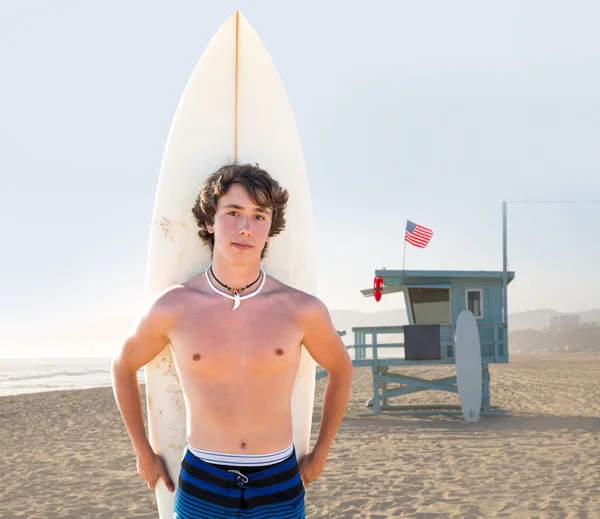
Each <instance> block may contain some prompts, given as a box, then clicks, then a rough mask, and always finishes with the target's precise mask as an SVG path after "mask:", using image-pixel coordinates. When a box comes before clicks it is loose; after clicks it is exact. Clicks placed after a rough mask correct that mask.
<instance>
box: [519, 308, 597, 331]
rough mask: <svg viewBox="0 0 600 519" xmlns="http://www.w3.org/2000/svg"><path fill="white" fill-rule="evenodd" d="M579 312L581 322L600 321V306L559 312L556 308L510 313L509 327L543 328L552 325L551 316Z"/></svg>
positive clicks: (523, 328) (521, 328)
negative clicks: (580, 310) (586, 309)
mask: <svg viewBox="0 0 600 519" xmlns="http://www.w3.org/2000/svg"><path fill="white" fill-rule="evenodd" d="M567 314H577V315H579V318H580V319H581V324H584V323H592V322H598V321H600V308H595V309H593V310H588V311H586V312H557V311H555V310H530V311H527V312H517V313H513V314H508V328H509V329H510V330H511V331H517V330H541V329H542V328H545V327H546V326H549V325H550V318H551V317H554V316H556V315H567Z"/></svg>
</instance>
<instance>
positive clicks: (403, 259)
mask: <svg viewBox="0 0 600 519" xmlns="http://www.w3.org/2000/svg"><path fill="white" fill-rule="evenodd" d="M407 229H408V220H407V221H406V227H405V229H404V252H403V254H402V276H403V277H404V263H405V260H406V230H407Z"/></svg>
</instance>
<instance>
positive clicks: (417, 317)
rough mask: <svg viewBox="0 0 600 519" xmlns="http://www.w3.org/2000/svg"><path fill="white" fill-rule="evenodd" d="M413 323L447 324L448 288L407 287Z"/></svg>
mask: <svg viewBox="0 0 600 519" xmlns="http://www.w3.org/2000/svg"><path fill="white" fill-rule="evenodd" d="M408 297H409V300H410V307H411V313H412V316H413V323H414V324H449V323H450V322H451V314H450V289H449V288H425V287H410V288H409V289H408Z"/></svg>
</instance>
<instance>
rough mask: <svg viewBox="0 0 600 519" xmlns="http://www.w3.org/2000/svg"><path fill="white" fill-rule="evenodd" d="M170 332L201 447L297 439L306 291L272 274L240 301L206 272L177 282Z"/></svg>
mask: <svg viewBox="0 0 600 519" xmlns="http://www.w3.org/2000/svg"><path fill="white" fill-rule="evenodd" d="M176 292H177V295H176V297H175V298H173V301H174V304H175V305H177V306H178V307H179V311H178V318H177V320H176V324H175V325H174V326H173V327H172V328H171V330H170V333H169V339H170V341H171V347H172V351H173V356H174V359H175V364H176V368H177V372H178V375H179V378H180V382H181V386H182V389H183V393H184V396H185V402H186V412H187V441H188V444H189V445H190V446H192V447H195V448H197V449H203V450H213V451H220V452H229V453H245V454H258V453H267V452H273V451H277V450H281V449H284V448H286V447H288V446H289V445H290V443H291V442H292V416H291V396H292V391H293V388H294V383H295V380H296V373H297V370H298V366H299V363H300V355H301V343H302V339H303V334H304V331H303V325H302V318H301V314H302V307H303V305H304V304H306V302H307V301H308V298H310V296H308V295H307V294H304V293H303V292H300V291H297V290H294V289H292V288H290V287H288V286H286V285H284V284H282V283H280V282H278V281H277V280H275V279H273V278H270V277H269V278H268V279H267V281H266V283H265V285H264V287H263V289H262V291H261V292H260V293H259V294H258V295H256V296H255V297H251V298H248V299H246V300H243V301H242V302H241V305H240V307H239V308H238V309H237V310H235V311H233V310H232V308H233V301H232V300H230V299H227V298H225V297H222V296H220V295H218V294H216V293H214V292H213V291H212V290H211V289H210V287H208V285H207V283H206V279H205V278H204V275H203V274H202V275H200V276H196V277H195V278H192V279H191V280H190V281H188V282H187V283H185V284H184V285H183V286H182V287H179V288H177V289H176Z"/></svg>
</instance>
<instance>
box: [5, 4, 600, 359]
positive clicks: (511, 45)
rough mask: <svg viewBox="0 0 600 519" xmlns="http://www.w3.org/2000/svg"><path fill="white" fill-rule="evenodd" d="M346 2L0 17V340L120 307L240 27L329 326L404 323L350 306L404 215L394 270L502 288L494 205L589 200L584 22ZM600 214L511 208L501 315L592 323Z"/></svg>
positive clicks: (591, 169)
mask: <svg viewBox="0 0 600 519" xmlns="http://www.w3.org/2000/svg"><path fill="white" fill-rule="evenodd" d="M349 5H350V4H348V3H347V2H320V1H319V2H317V1H316V0H305V1H303V2H295V3H294V5H291V4H290V3H288V2H276V1H274V0H270V1H267V0H263V1H259V0H252V1H245V0H238V1H236V2H231V1H229V0H222V1H220V2H214V3H212V4H211V3H207V2H197V1H192V0H179V1H170V2H167V1H162V2H157V1H141V0H135V1H134V0H129V1H127V2H123V1H118V2H117V1H115V0H105V1H104V2H77V1H74V0H69V1H67V0H53V1H42V0H38V1H32V0H3V1H2V3H1V4H0V60H1V63H2V76H1V77H2V81H1V82H0V92H1V94H2V95H0V149H1V152H0V172H1V175H2V180H3V182H2V186H3V188H2V189H1V190H0V216H1V219H2V221H3V222H4V226H3V233H2V247H1V250H2V254H0V315H1V317H0V326H1V328H2V329H3V330H5V331H6V330H8V332H9V333H8V335H9V336H14V334H15V333H16V334H18V333H20V332H19V330H22V329H24V327H25V328H27V329H35V328H36V327H43V326H46V325H48V324H49V323H52V324H53V325H57V326H63V325H68V324H69V323H70V322H75V321H77V322H79V321H85V320H89V319H92V320H93V319H104V318H106V317H110V316H119V315H122V314H131V313H135V312H136V311H137V308H138V307H139V305H140V303H141V300H142V294H143V284H144V270H145V261H146V253H147V244H148V235H149V229H150V218H151V214H152V204H153V201H154V194H155V190H156V183H157V179H158V173H159V168H160V162H161V158H162V153H163V150H164V145H165V140H166V136H167V133H168V131H169V127H170V124H171V119H172V117H173V114H174V111H175V107H176V105H177V103H178V101H179V97H180V96H181V94H182V92H183V89H184V87H185V84H186V82H187V80H188V78H189V75H190V74H191V72H192V70H193V68H194V66H195V64H196V62H197V61H198V59H199V58H200V56H201V54H202V51H203V50H204V48H205V46H206V45H207V43H208V42H209V40H210V38H211V37H212V36H213V34H214V33H215V32H216V31H217V30H218V28H219V27H220V25H221V24H222V23H223V22H224V21H225V20H226V19H227V17H228V16H230V15H231V14H232V13H233V12H234V11H235V10H236V9H240V10H241V12H242V13H243V14H244V16H245V17H246V18H247V19H248V21H249V22H250V24H251V25H252V26H253V27H254V29H255V30H256V31H257V32H258V34H259V35H260V37H261V38H262V40H263V42H264V44H265V45H266V47H267V49H268V50H269V51H270V53H271V56H272V58H273V61H274V63H275V65H276V66H277V68H278V70H279V73H280V76H281V78H282V80H283V82H284V85H285V87H286V90H287V93H288V97H289V99H290V102H291V105H292V109H293V110H294V113H295V117H296V122H297V125H298V130H299V133H300V137H301V140H302V145H303V150H304V155H305V160H306V165H307V170H308V175H309V181H310V185H311V194H312V198H313V205H314V217H315V221H316V226H317V228H316V236H317V246H318V274H319V278H318V286H319V289H318V295H319V296H320V297H321V298H322V299H323V300H324V301H325V302H326V303H327V305H328V306H329V307H330V308H331V309H342V308H348V309H356V310H362V311H376V310H379V309H392V308H398V307H402V306H403V303H402V299H401V297H400V295H398V294H396V295H395V296H388V297H387V299H386V300H385V301H382V302H381V303H379V304H378V305H377V304H376V303H374V301H373V299H368V300H366V299H365V298H363V296H362V295H361V294H360V292H359V289H361V288H367V287H369V286H371V284H372V279H373V273H374V270H375V269H378V268H381V267H383V266H385V267H387V268H388V269H400V268H401V267H402V252H403V246H404V241H403V237H404V227H405V222H406V219H407V218H408V219H411V220H413V221H414V222H416V223H419V224H422V225H425V226H427V227H430V228H432V229H433V231H434V237H433V239H432V241H431V243H430V245H429V246H428V247H427V248H426V249H424V250H419V249H416V248H414V247H411V246H408V247H407V256H406V268H407V269H477V270H501V269H502V200H505V199H508V200H523V199H525V200H564V199H567V200H600V146H598V143H599V142H600V50H599V49H600V32H599V31H598V30H597V21H598V19H600V6H599V4H597V3H596V2H593V1H588V2H583V1H573V2H568V3H566V2H549V1H538V2H534V1H528V2H522V1H509V2H494V3H492V2H478V1H471V2H466V1H463V2H460V1H455V2H442V1H439V2H414V1H398V0H389V1H379V2H377V1H374V2H372V3H370V4H369V5H368V6H367V4H366V3H361V4H359V3H357V4H356V6H357V7H352V8H350V7H348V6H349ZM599 217H600V203H595V204H593V203H590V204H546V205H510V206H509V228H508V231H509V241H508V245H509V249H508V250H509V262H510V268H511V270H515V271H516V279H515V281H514V282H513V283H512V284H511V285H510V287H509V312H516V311H523V310H528V309H535V308H552V309H555V310H558V311H578V310H587V309H590V308H594V307H598V306H600V301H599V298H598V293H599V291H600V290H599V289H600V269H598V268H597V265H598V263H599V261H600V240H598V239H597V237H596V235H597V231H596V229H597V224H598V222H599V221H600V218H599ZM3 335H5V336H6V334H5V333H3ZM10 347H11V346H10V345H7V344H2V343H1V342H0V356H2V353H3V351H5V352H6V351H7V348H10Z"/></svg>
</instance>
